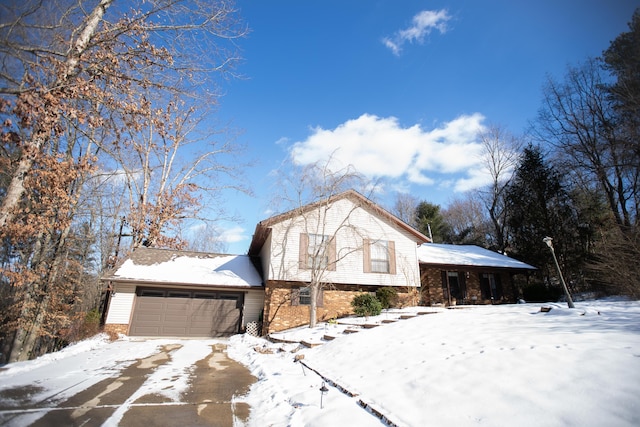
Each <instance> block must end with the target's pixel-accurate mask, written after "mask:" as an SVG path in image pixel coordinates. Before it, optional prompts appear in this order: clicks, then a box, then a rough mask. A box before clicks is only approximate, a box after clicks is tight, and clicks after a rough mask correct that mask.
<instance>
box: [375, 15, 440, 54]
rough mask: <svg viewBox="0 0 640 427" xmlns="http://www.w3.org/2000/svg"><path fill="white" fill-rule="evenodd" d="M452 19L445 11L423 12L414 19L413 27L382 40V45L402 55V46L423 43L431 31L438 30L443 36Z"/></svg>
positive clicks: (412, 21)
mask: <svg viewBox="0 0 640 427" xmlns="http://www.w3.org/2000/svg"><path fill="white" fill-rule="evenodd" d="M449 19H451V16H449V13H448V12H447V11H446V10H445V9H441V10H423V11H421V12H419V13H418V14H417V15H415V16H414V17H413V19H412V20H411V26H409V27H408V28H405V29H403V30H399V31H396V33H395V34H394V35H393V36H391V37H385V38H383V39H382V43H383V44H384V45H385V46H386V47H388V48H389V49H390V50H391V51H392V52H393V54H394V55H400V52H401V51H402V46H403V45H404V44H405V43H407V42H409V43H413V42H416V43H422V42H424V38H425V37H426V36H428V35H429V34H430V33H431V31H433V30H434V29H435V30H438V31H440V33H441V34H444V33H445V32H446V31H447V22H448V21H449Z"/></svg>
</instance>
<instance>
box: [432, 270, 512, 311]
mask: <svg viewBox="0 0 640 427" xmlns="http://www.w3.org/2000/svg"><path fill="white" fill-rule="evenodd" d="M443 271H458V272H459V273H461V274H462V275H463V276H464V278H465V279H464V280H465V285H466V298H465V300H464V301H456V304H491V303H492V301H491V300H490V299H484V298H483V297H482V291H481V289H480V275H481V274H482V273H493V274H494V275H496V276H499V277H500V285H501V286H502V294H503V297H502V299H500V300H499V301H493V302H494V303H499V302H515V297H514V295H513V281H512V277H511V274H510V273H509V272H508V271H502V270H490V269H489V270H479V269H477V270H458V269H456V270H444V269H443V268H440V267H428V266H426V265H424V264H421V265H420V282H421V284H422V295H421V304H423V305H437V304H444V305H448V301H447V300H446V299H445V294H444V292H443V290H442V272H443Z"/></svg>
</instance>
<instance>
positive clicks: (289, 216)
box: [272, 160, 371, 328]
mask: <svg viewBox="0 0 640 427" xmlns="http://www.w3.org/2000/svg"><path fill="white" fill-rule="evenodd" d="M330 165H331V160H329V161H326V162H316V163H313V164H311V165H307V166H304V167H301V168H300V167H294V170H293V172H292V173H290V171H289V170H288V169H287V173H286V174H285V175H283V176H282V178H283V179H282V181H281V182H280V183H279V184H278V185H279V187H280V188H281V191H282V192H281V194H280V195H279V196H278V204H280V205H281V206H282V205H283V204H284V206H289V207H293V209H291V210H290V211H288V212H287V213H286V214H284V215H285V216H286V220H285V221H284V227H285V230H284V235H285V236H287V237H288V236H289V235H290V234H291V233H292V232H293V230H296V229H302V230H303V231H304V233H303V234H302V236H304V237H301V239H306V240H305V241H303V242H302V241H301V247H306V248H307V251H306V252H303V253H302V256H301V259H300V260H299V263H300V264H299V265H300V266H301V267H302V268H303V269H304V270H305V271H306V272H307V273H308V277H309V282H308V284H309V291H310V295H309V296H310V299H309V301H310V302H309V327H311V328H313V327H315V326H316V324H317V307H318V295H319V294H320V292H322V290H323V289H325V288H328V287H330V286H331V282H330V281H329V280H328V279H327V276H328V274H327V273H328V272H330V271H333V270H335V268H336V263H338V262H339V261H340V260H342V259H344V258H345V257H347V256H348V255H350V254H351V253H353V252H356V251H359V250H360V251H361V250H362V244H360V245H355V246H344V247H341V248H339V249H338V248H336V236H337V235H340V234H342V235H348V236H351V237H352V238H351V239H346V240H348V241H361V242H362V241H363V238H364V237H366V236H364V235H363V234H362V232H361V227H360V226H359V225H358V224H354V223H353V221H352V214H353V212H354V211H355V210H356V209H358V207H359V205H358V204H354V205H353V206H352V207H351V208H350V210H349V211H347V212H340V213H339V214H338V215H339V222H338V223H337V224H336V223H335V217H334V215H335V214H334V211H335V210H336V206H335V202H336V196H338V195H339V194H340V193H343V192H344V191H346V190H349V189H353V188H356V189H360V190H361V189H364V188H367V185H366V183H367V181H366V180H365V179H364V177H363V176H362V175H360V174H359V173H357V172H356V171H355V170H354V169H353V167H351V166H348V167H346V168H344V169H340V170H332V169H331V168H330ZM369 188H371V187H370V186H369ZM361 191H362V190H361ZM280 219H281V218H280V217H278V216H276V217H274V218H272V220H275V221H279V220H280ZM356 236H358V237H359V239H356V238H355V237H356ZM290 241H291V239H290V237H288V238H284V239H282V241H281V242H280V245H281V246H280V247H279V248H278V249H277V253H276V255H277V256H279V258H280V260H281V261H280V262H281V263H280V265H279V267H278V269H277V272H276V275H277V277H278V278H279V279H284V278H286V277H287V276H288V273H289V270H290V269H291V268H295V267H294V266H291V265H288V264H286V257H285V256H284V255H286V253H287V251H290V249H289V248H288V247H287V243H288V242H290Z"/></svg>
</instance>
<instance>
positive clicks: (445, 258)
mask: <svg viewBox="0 0 640 427" xmlns="http://www.w3.org/2000/svg"><path fill="white" fill-rule="evenodd" d="M418 260H419V261H420V262H421V263H424V264H442V265H467V266H473V267H500V268H517V269H523V270H535V269H536V268H535V267H533V266H531V265H529V264H525V263H524V262H521V261H518V260H515V259H513V258H509V257H508V256H506V255H502V254H499V253H497V252H493V251H490V250H488V249H484V248H481V247H479V246H474V245H445V244H436V243H425V244H423V245H421V246H420V247H418Z"/></svg>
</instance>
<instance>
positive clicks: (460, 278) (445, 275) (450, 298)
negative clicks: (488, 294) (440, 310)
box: [442, 271, 467, 305]
mask: <svg viewBox="0 0 640 427" xmlns="http://www.w3.org/2000/svg"><path fill="white" fill-rule="evenodd" d="M442 293H443V295H444V300H445V302H446V303H447V304H448V305H456V304H463V303H464V299H465V297H466V293H467V289H466V284H465V280H464V274H462V273H460V272H458V271H443V272H442Z"/></svg>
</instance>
